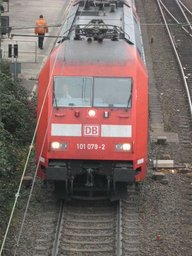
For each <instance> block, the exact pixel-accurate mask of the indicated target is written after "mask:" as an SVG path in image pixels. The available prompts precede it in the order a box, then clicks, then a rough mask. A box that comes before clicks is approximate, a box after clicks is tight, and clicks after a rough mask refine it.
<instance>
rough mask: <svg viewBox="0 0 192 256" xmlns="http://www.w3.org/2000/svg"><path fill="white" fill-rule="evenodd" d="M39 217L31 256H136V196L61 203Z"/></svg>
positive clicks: (137, 237) (134, 192) (137, 208)
mask: <svg viewBox="0 0 192 256" xmlns="http://www.w3.org/2000/svg"><path fill="white" fill-rule="evenodd" d="M48 208H50V211H46V212H45V214H43V215H42V225H43V226H42V228H41V229H40V230H41V231H40V232H37V234H36V237H37V238H36V243H35V246H34V251H33V255H34V256H42V255H44V256H45V255H52V256H57V255H60V256H64V255H66V256H71V255H72V256H75V255H78V256H81V255H83V256H86V255H89V256H90V255H94V256H97V255H99V256H102V255H105V256H108V255H110V256H113V255H114V256H123V255H129V256H139V194H138V193H137V192H136V191H135V190H134V189H131V190H130V192H129V196H128V198H127V200H123V201H120V202H118V203H111V202H109V201H104V200H103V201H82V200H78V201H77V200H73V201H69V202H64V201H61V202H60V206H59V210H58V207H56V208H55V211H53V208H52V206H50V207H48Z"/></svg>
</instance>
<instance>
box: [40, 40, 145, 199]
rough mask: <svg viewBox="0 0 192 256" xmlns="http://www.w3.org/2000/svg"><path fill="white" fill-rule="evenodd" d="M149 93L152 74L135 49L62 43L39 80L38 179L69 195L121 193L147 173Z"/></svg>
mask: <svg viewBox="0 0 192 256" xmlns="http://www.w3.org/2000/svg"><path fill="white" fill-rule="evenodd" d="M147 94H148V92H147V71H146V69H145V66H144V64H143V61H142V59H141V57H140V56H139V54H138V52H137V50H136V48H135V47H134V45H132V44H129V43H127V42H126V41H125V40H111V39H103V40H102V41H100V40H90V39H89V40H66V41H64V42H63V43H62V44H61V45H59V46H58V47H57V48H56V49H55V50H54V51H53V52H52V54H51V56H50V59H49V60H48V62H47V63H46V65H45V67H44V69H43V70H42V71H41V74H40V77H39V95H38V116H39V117H40V125H39V128H38V132H37V159H38V160H39V173H40V175H41V176H42V177H43V178H45V179H47V180H53V181H55V182H56V183H57V185H58V186H59V187H62V188H64V193H65V196H67V197H69V196H76V195H81V196H82V195H83V196H87V195H89V196H94V195H97V196H98V195H103V193H104V194H106V195H108V196H109V197H113V196H114V195H115V197H116V198H120V197H121V196H122V195H124V194H125V191H126V190H127V185H128V184H138V183H139V182H140V181H142V180H143V179H144V177H145V173H146V159H147V122H148V121H147V120H148V101H147ZM45 95H46V97H45ZM44 99H45V101H44ZM62 193H63V192H62Z"/></svg>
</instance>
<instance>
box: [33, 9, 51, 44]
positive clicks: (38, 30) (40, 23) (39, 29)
mask: <svg viewBox="0 0 192 256" xmlns="http://www.w3.org/2000/svg"><path fill="white" fill-rule="evenodd" d="M45 33H48V26H47V22H46V20H45V19H44V18H43V15H42V14H41V15H40V16H39V19H37V20H36V25H35V34H36V35H38V47H39V48H40V49H43V40H44V36H45Z"/></svg>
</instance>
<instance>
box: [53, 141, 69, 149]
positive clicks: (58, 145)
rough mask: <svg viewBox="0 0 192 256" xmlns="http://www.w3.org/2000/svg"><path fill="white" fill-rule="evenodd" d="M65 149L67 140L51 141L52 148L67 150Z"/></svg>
mask: <svg viewBox="0 0 192 256" xmlns="http://www.w3.org/2000/svg"><path fill="white" fill-rule="evenodd" d="M65 149H67V143H66V142H58V141H53V142H51V150H65Z"/></svg>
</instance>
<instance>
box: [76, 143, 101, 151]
mask: <svg viewBox="0 0 192 256" xmlns="http://www.w3.org/2000/svg"><path fill="white" fill-rule="evenodd" d="M77 149H78V150H105V144H93V143H92V144H91V143H90V144H86V143H77Z"/></svg>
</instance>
